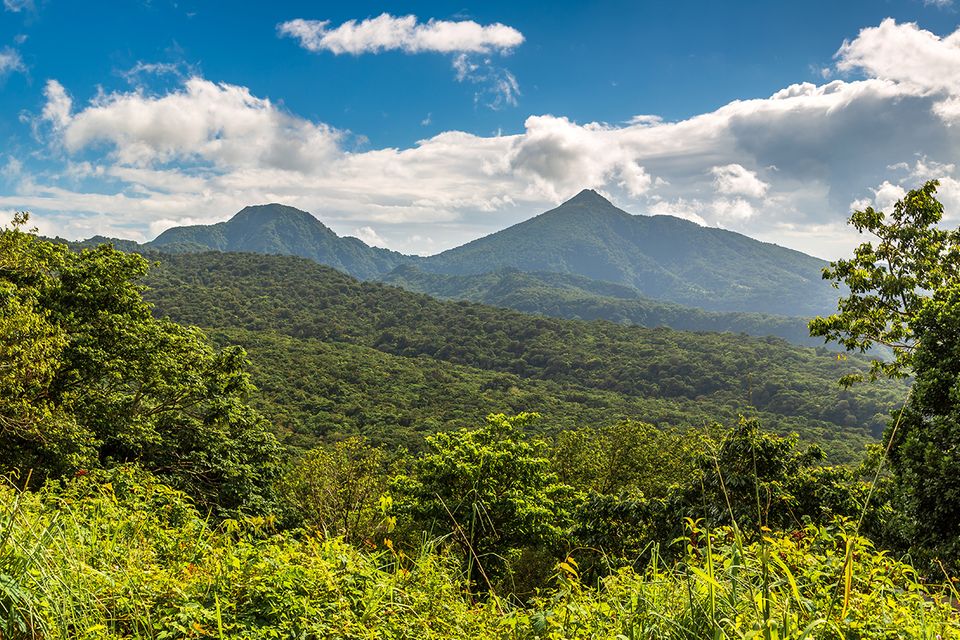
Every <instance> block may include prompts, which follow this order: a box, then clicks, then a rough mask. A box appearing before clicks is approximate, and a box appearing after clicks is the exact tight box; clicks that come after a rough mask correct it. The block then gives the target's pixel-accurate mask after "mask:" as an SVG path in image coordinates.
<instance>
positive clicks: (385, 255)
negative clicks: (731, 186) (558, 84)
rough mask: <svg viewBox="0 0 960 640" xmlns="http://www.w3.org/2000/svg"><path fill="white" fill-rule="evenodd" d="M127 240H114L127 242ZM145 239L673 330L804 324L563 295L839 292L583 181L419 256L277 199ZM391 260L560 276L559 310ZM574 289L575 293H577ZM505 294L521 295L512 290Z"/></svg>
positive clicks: (797, 295)
mask: <svg viewBox="0 0 960 640" xmlns="http://www.w3.org/2000/svg"><path fill="white" fill-rule="evenodd" d="M87 244H89V242H88V243H87ZM127 244H128V243H124V245H123V246H122V247H121V248H123V249H124V250H129V249H130V247H129V246H127ZM118 246H120V245H118ZM144 249H146V250H157V251H162V252H177V253H179V252H196V251H205V250H210V249H212V250H216V251H244V252H254V253H265V254H280V255H295V256H300V257H304V258H310V259H311V260H314V261H316V262H319V263H320V264H324V265H327V266H331V267H334V268H335V269H340V270H341V271H344V272H346V273H348V274H350V275H352V276H354V277H356V278H360V279H364V280H369V279H378V278H385V279H387V280H388V281H391V282H395V283H396V284H399V285H401V286H406V285H411V286H413V287H414V289H415V290H421V291H426V292H428V293H431V294H436V295H441V296H443V297H450V298H459V299H470V300H479V301H483V302H488V303H491V304H500V305H504V306H509V307H513V308H522V309H524V310H531V311H538V312H542V313H547V314H550V315H560V316H563V317H570V316H580V317H590V318H593V317H600V318H605V319H608V320H612V321H615V322H619V321H629V322H635V323H639V324H645V325H651V324H665V325H669V326H672V327H674V328H681V329H713V328H714V327H722V328H723V330H726V329H729V330H733V331H741V330H742V331H746V332H748V333H758V334H762V333H769V334H773V335H781V336H785V337H791V338H792V339H796V338H798V337H800V336H803V335H804V332H803V331H802V330H801V331H800V332H799V335H797V331H796V329H795V328H794V327H793V326H789V327H788V326H784V324H786V325H793V324H795V323H793V322H792V321H784V320H781V319H769V318H768V319H762V320H761V319H759V318H754V317H739V318H733V317H727V318H719V317H718V318H708V317H707V316H697V314H694V317H692V318H689V317H687V316H686V315H685V314H683V313H681V311H680V310H679V309H677V308H673V309H663V310H657V311H654V310H653V307H652V306H651V304H650V303H649V302H647V303H645V304H638V303H636V302H631V303H629V304H626V305H623V304H613V303H611V301H610V300H602V301H596V300H590V301H587V300H582V299H578V300H577V301H574V300H570V299H569V298H570V296H571V293H572V291H571V290H572V289H579V290H583V291H587V292H589V293H590V294H591V296H593V295H599V296H602V297H605V298H608V297H609V298H621V299H632V300H636V299H640V298H648V299H652V300H657V301H666V302H672V303H676V304H682V305H686V306H690V307H696V308H698V309H703V310H708V311H721V312H736V313H743V312H754V313H764V314H775V315H783V316H793V317H809V316H813V315H818V314H824V313H829V312H830V311H831V310H833V309H834V308H835V307H836V301H837V298H838V293H837V291H836V290H835V289H833V288H832V287H831V286H830V285H829V284H828V283H826V282H824V281H823V280H822V279H821V275H820V274H821V270H822V268H823V267H824V266H826V262H824V261H822V260H819V259H818V258H814V257H812V256H808V255H806V254H803V253H800V252H798V251H793V250H791V249H786V248H783V247H780V246H777V245H773V244H768V243H764V242H759V241H757V240H754V239H752V238H748V237H746V236H743V235H740V234H738V233H733V232H730V231H725V230H723V229H715V228H708V227H701V226H699V225H697V224H694V223H692V222H689V221H686V220H681V219H679V218H674V217H672V216H643V215H632V214H629V213H627V212H625V211H623V210H621V209H618V208H617V207H615V206H614V205H613V204H611V203H610V202H609V201H608V200H606V199H605V198H603V197H602V196H600V195H599V194H597V193H596V192H594V191H590V190H585V191H582V192H581V193H580V194H579V195H577V196H576V197H574V198H572V199H571V200H569V201H567V202H565V203H563V204H562V205H560V206H559V207H557V208H555V209H553V210H551V211H548V212H546V213H543V214H541V215H539V216H537V217H535V218H532V219H530V220H527V221H525V222H522V223H520V224H517V225H514V226H512V227H510V228H508V229H504V230H502V231H499V232H497V233H494V234H491V235H489V236H486V237H483V238H480V239H478V240H474V241H473V242H470V243H468V244H465V245H463V246H461V247H457V248H455V249H451V250H449V251H445V252H443V253H440V254H438V255H435V256H431V257H428V258H422V257H418V256H405V255H402V254H400V253H397V252H394V251H388V250H386V249H379V248H376V247H370V246H368V245H366V244H364V243H363V242H362V241H360V240H358V239H357V238H352V237H340V236H337V234H335V233H334V232H333V231H331V230H330V229H329V228H327V227H326V226H325V225H324V224H323V223H321V222H320V221H319V220H317V219H316V218H315V217H314V216H313V215H311V214H309V213H307V212H305V211H300V210H299V209H295V208H293V207H287V206H284V205H279V204H269V205H260V206H252V207H246V208H245V209H243V210H242V211H240V212H239V213H237V214H236V215H235V216H234V217H233V218H231V219H230V220H228V221H227V222H221V223H218V224H214V225H208V226H203V225H199V226H190V227H176V228H173V229H168V230H167V231H165V232H164V233H162V234H160V236H159V237H158V238H157V239H156V240H154V241H152V242H149V243H146V244H145V245H142V246H141V248H140V250H144ZM398 266H417V267H418V268H420V269H421V270H423V271H424V272H426V273H432V274H442V275H457V276H464V275H482V274H488V273H496V272H500V271H503V270H504V269H513V270H517V271H522V272H525V273H530V274H534V275H533V277H534V278H536V279H538V280H550V282H549V283H548V282H544V285H546V286H550V287H553V286H554V285H557V284H559V286H560V287H561V288H563V289H565V290H566V292H565V293H563V294H562V296H561V297H562V298H563V299H564V301H563V305H564V309H562V310H555V311H551V310H549V309H547V308H541V307H544V306H546V305H539V304H534V305H533V306H531V307H519V306H518V305H517V304H514V303H512V302H506V301H504V300H503V299H498V294H495V293H489V294H487V293H483V294H478V292H477V291H476V290H475V289H477V288H480V289H483V288H485V287H486V286H487V285H486V282H481V283H479V284H473V283H471V282H469V281H467V280H462V279H460V280H458V279H447V280H444V281H442V284H440V283H441V281H440V280H433V281H431V282H430V283H429V284H428V283H427V281H426V278H425V277H419V278H418V279H414V278H413V277H411V274H410V273H408V272H402V273H401V275H402V277H401V275H397V274H391V275H388V274H389V272H390V271H392V270H393V269H394V268H396V267H398ZM548 273H552V274H562V275H565V276H579V277H580V278H579V279H576V278H569V279H565V280H564V279H558V277H556V276H553V277H550V276H546V275H545V274H548ZM514 280H516V278H515V277H514ZM591 281H592V282H591ZM515 284H516V283H515ZM530 284H531V283H525V284H524V285H523V287H522V288H523V292H522V293H523V294H526V293H530V289H531V286H530ZM610 284H620V285H625V287H626V288H617V287H611V286H609V285H610ZM460 285H462V286H464V287H465V289H464V290H463V291H459V292H457V291H454V290H453V289H452V287H454V286H460ZM540 286H542V285H536V287H538V288H539V287H540ZM540 293H544V292H540ZM580 296H581V294H579V293H577V295H576V296H575V297H580ZM514 297H517V298H519V294H518V295H517V296H514ZM568 304H569V305H571V307H570V308H569V309H568V308H566V306H567V305H568ZM581 311H583V312H584V313H581ZM767 325H769V326H770V328H769V330H768V329H766V328H765V327H766V326H767Z"/></svg>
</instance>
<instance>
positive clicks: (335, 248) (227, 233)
mask: <svg viewBox="0 0 960 640" xmlns="http://www.w3.org/2000/svg"><path fill="white" fill-rule="evenodd" d="M142 246H143V248H145V249H153V250H157V251H164V252H174V253H176V252H196V251H209V250H211V249H213V250H216V251H247V252H252V253H266V254H278V255H292V256H300V257H303V258H309V259H311V260H314V261H316V262H319V263H320V264H325V265H328V266H331V267H334V268H335V269H340V270H341V271H345V272H346V273H349V274H350V275H352V276H354V277H357V278H362V279H368V278H373V277H376V276H377V275H379V274H381V273H384V272H386V271H389V270H390V269H393V268H394V267H395V266H397V265H399V264H404V263H406V262H409V261H412V260H414V258H411V257H408V256H404V255H402V254H400V253H397V252H395V251H388V250H387V249H379V248H377V247H371V246H368V245H366V244H365V243H364V242H362V241H361V240H358V239H357V238H352V237H340V236H338V235H337V234H336V233H334V232H333V231H331V230H330V229H329V228H328V227H327V226H326V225H324V224H323V223H322V222H320V221H319V220H317V219H316V218H315V217H314V216H312V215H310V214H309V213H307V212H306V211H301V210H299V209H295V208H294V207H288V206H285V205H281V204H265V205H257V206H252V207H245V208H244V209H242V210H241V211H240V212H238V213H237V214H236V215H234V216H233V217H232V218H230V219H229V220H227V221H226V222H219V223H217V224H213V225H194V226H188V227H174V228H172V229H167V230H166V231H164V232H163V233H161V234H160V235H159V236H158V237H157V238H156V239H155V240H153V241H152V242H148V243H146V244H145V245H142Z"/></svg>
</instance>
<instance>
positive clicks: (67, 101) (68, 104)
mask: <svg viewBox="0 0 960 640" xmlns="http://www.w3.org/2000/svg"><path fill="white" fill-rule="evenodd" d="M43 95H44V97H45V98H46V99H47V102H46V104H44V105H43V112H42V114H41V117H42V118H43V119H44V120H46V121H47V122H49V123H51V124H52V125H53V126H54V127H56V128H57V129H63V128H64V127H66V126H67V125H68V124H69V123H70V110H71V109H73V100H72V99H71V98H70V96H69V95H68V94H67V90H66V89H64V88H63V85H62V84H60V83H59V82H57V81H56V80H47V84H46V85H45V86H44V88H43Z"/></svg>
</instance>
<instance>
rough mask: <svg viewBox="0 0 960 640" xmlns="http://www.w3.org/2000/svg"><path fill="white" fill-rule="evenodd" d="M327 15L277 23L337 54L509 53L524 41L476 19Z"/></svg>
mask: <svg viewBox="0 0 960 640" xmlns="http://www.w3.org/2000/svg"><path fill="white" fill-rule="evenodd" d="M329 27H330V21H329V20H303V19H296V20H290V21H288V22H284V23H282V24H280V25H279V26H278V27H277V28H278V30H279V32H280V33H281V34H282V35H286V36H291V37H294V38H296V39H298V40H299V41H300V46H302V47H303V48H304V49H307V50H308V51H330V52H332V53H334V54H337V55H339V54H341V53H350V54H353V55H360V54H363V53H380V52H382V51H391V50H398V51H403V52H405V53H422V52H427V51H430V52H435V53H461V52H469V53H490V52H492V51H499V52H501V53H506V52H509V51H511V50H512V49H514V48H516V47H518V46H520V44H522V43H523V34H522V33H520V32H519V31H518V30H516V29H514V28H513V27H508V26H507V25H504V24H500V23H499V22H497V23H494V24H490V25H480V24H478V23H476V22H474V21H473V20H460V21H457V22H453V21H449V20H433V19H431V20H428V21H427V22H419V21H418V20H417V17H416V16H413V15H408V16H392V15H390V14H388V13H382V14H380V15H379V16H377V17H376V18H367V19H366V20H362V21H359V22H358V21H356V20H348V21H347V22H344V23H343V24H341V25H340V26H338V27H336V28H333V29H331V28H329Z"/></svg>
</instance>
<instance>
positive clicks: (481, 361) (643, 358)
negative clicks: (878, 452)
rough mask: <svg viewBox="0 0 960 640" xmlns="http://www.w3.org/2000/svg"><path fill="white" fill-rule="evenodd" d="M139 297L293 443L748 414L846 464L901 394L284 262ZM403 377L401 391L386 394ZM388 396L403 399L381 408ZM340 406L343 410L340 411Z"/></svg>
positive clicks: (660, 334)
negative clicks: (204, 344) (529, 415)
mask: <svg viewBox="0 0 960 640" xmlns="http://www.w3.org/2000/svg"><path fill="white" fill-rule="evenodd" d="M149 285H150V286H151V287H152V290H150V291H149V292H148V293H147V298H148V299H149V300H151V301H152V302H153V303H154V304H155V305H156V308H155V310H156V313H158V314H160V315H169V316H170V317H171V318H172V319H175V320H176V321H178V322H184V323H192V324H197V325H200V326H202V327H205V328H207V329H208V330H211V331H213V333H214V334H215V335H218V336H219V337H218V341H219V342H221V343H223V342H240V343H242V344H243V345H244V346H245V347H247V348H248V350H249V352H250V354H251V357H252V359H253V361H254V368H255V370H257V371H259V372H260V373H259V374H258V375H257V376H255V378H254V381H255V383H256V384H258V385H260V386H261V387H262V388H264V389H265V390H266V392H267V394H268V395H269V396H270V397H271V398H273V399H272V400H271V399H270V398H264V399H262V401H263V402H264V404H263V405H261V408H263V409H264V410H265V412H266V413H267V414H268V416H272V415H275V414H276V413H277V412H282V413H283V414H284V415H286V416H287V417H288V418H289V419H288V420H287V424H288V426H289V429H290V431H291V432H300V433H304V434H307V435H310V434H312V435H313V436H323V435H324V433H325V432H327V431H328V430H329V429H332V428H345V429H351V428H355V429H358V430H360V431H361V432H363V433H366V434H367V435H371V436H378V437H379V439H381V440H382V439H387V440H394V438H393V437H392V436H390V434H389V431H390V430H391V429H393V428H394V427H393V425H396V424H399V425H401V426H402V427H403V429H407V430H413V431H418V430H421V429H433V428H436V427H441V426H446V423H447V422H448V420H449V417H448V416H449V415H450V412H449V411H445V410H444V411H441V410H440V409H443V408H445V407H449V406H451V405H457V406H458V409H456V411H461V412H464V411H465V413H461V418H476V417H477V416H476V415H469V414H470V411H469V410H464V408H463V407H468V406H476V407H477V410H478V411H483V412H487V411H491V410H492V411H501V410H502V411H515V410H520V409H526V410H531V411H542V412H543V413H544V414H545V416H546V420H545V423H547V424H549V423H551V421H552V422H553V423H554V424H556V425H559V426H566V425H570V424H571V423H572V422H574V421H575V419H581V418H590V419H605V420H607V421H612V420H615V419H617V418H618V417H626V416H629V417H635V418H639V419H644V420H648V421H653V422H658V423H661V424H667V423H669V424H687V425H692V424H702V423H703V422H705V421H708V420H710V419H720V420H725V421H726V420H736V417H737V415H739V414H740V413H749V414H756V415H760V416H761V417H763V419H764V420H765V421H766V423H767V424H768V426H770V427H771V428H773V429H775V430H778V431H781V432H785V431H798V432H800V433H801V434H802V435H804V436H805V437H806V438H807V439H808V440H816V441H821V442H825V443H827V448H828V449H829V450H830V451H831V453H833V454H837V453H841V454H842V455H843V456H845V457H846V456H848V455H849V454H852V453H853V450H856V449H857V448H859V447H860V445H861V443H863V442H865V441H866V439H867V438H869V437H870V435H871V434H876V433H878V432H879V430H880V429H881V428H882V427H883V425H884V422H885V415H886V414H887V412H888V411H889V409H890V407H891V406H892V405H893V403H894V402H896V401H897V399H899V398H901V397H902V393H903V389H902V387H900V386H896V385H883V386H871V387H864V388H862V389H858V390H856V391H845V390H842V389H840V388H839V387H838V386H837V384H836V380H837V378H838V377H839V376H840V375H841V373H843V372H845V371H846V370H848V368H849V367H850V366H857V367H860V366H863V365H862V363H861V362H860V361H859V360H857V359H851V360H850V361H847V362H838V360H837V358H836V357H835V356H834V355H832V354H830V353H828V352H827V351H825V350H813V349H809V348H801V347H795V346H791V345H789V344H787V343H785V342H784V341H782V340H779V339H775V338H767V339H754V338H747V337H744V336H738V335H733V334H708V333H700V334H698V333H686V332H679V331H673V330H670V329H663V328H660V329H647V328H643V327H634V326H621V325H617V324H613V323H609V322H582V321H573V320H561V319H553V318H544V317H536V316H530V315H526V314H522V313H519V312H515V311H510V310H504V309H497V308H493V307H488V306H484V305H478V304H473V303H467V302H441V301H437V300H435V299H433V298H430V297H428V296H425V295H419V294H414V293H410V292H407V291H404V290H402V289H399V288H395V287H389V286H386V285H383V284H378V283H370V282H367V283H362V282H358V281H356V280H354V279H352V278H350V277H348V276H346V275H344V274H342V273H339V272H337V271H335V270H333V269H329V268H326V267H323V266H320V265H317V264H315V263H313V262H310V261H308V260H303V259H297V258H291V257H280V256H260V255H254V254H219V253H206V254H198V255H191V256H182V255H169V256H164V257H163V262H162V264H161V266H160V267H159V268H157V269H155V270H154V271H153V272H152V273H151V275H150V279H149ZM237 330H245V331H247V332H250V333H247V334H243V335H241V334H239V333H237ZM291 340H293V341H291ZM427 361H429V366H426V365H425V364H424V363H425V362H427ZM277 363H281V366H277ZM361 363H368V364H367V365H366V366H364V365H362V364H361ZM391 368H394V369H396V371H392V370H391ZM354 370H356V371H357V372H358V373H357V375H356V376H354V375H350V374H349V372H350V371H354ZM427 371H433V373H432V374H430V375H426V374H425V372H427ZM372 372H373V373H372ZM357 376H360V378H359V379H358V378H357ZM403 376H406V377H407V378H409V380H408V381H407V382H403V383H400V382H397V380H401V379H403ZM458 379H459V380H465V381H466V382H465V383H464V384H463V385H461V386H459V387H457V388H458V391H457V393H456V394H451V392H450V387H449V386H447V385H448V383H451V382H453V381H456V380H458ZM318 381H322V383H320V382H318ZM388 386H399V387H402V388H403V389H405V390H406V391H405V393H404V394H400V395H393V394H391V393H387V392H385V391H384V389H385V388H386V387H388ZM479 396H482V399H481V398H480V397H479ZM350 397H353V398H356V399H357V401H356V402H355V403H351V402H342V400H343V398H350ZM361 398H363V399H365V402H360V401H359V400H360V399H361ZM398 398H401V399H398ZM403 398H405V399H403ZM524 398H525V400H524ZM354 404H356V406H355V407H354V408H353V409H351V408H350V407H351V406H353V405H354ZM431 407H433V408H431ZM456 411H455V412H454V413H456ZM336 414H342V415H346V416H351V417H349V418H348V419H341V418H334V417H333V416H334V415H336ZM384 415H388V416H389V417H387V418H384ZM357 416H362V417H357ZM445 416H447V417H445ZM311 424H313V425H314V426H313V427H311V426H310V425H311ZM322 424H323V425H327V426H323V427H321V426H319V425H322ZM452 424H457V421H456V420H454V421H453V422H452ZM385 434H386V435H385Z"/></svg>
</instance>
